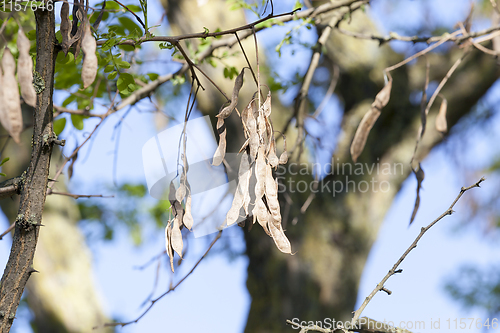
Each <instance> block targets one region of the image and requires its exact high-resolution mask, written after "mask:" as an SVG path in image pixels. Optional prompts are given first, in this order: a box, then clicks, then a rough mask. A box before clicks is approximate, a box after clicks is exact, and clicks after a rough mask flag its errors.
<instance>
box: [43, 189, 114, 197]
mask: <svg viewBox="0 0 500 333" xmlns="http://www.w3.org/2000/svg"><path fill="white" fill-rule="evenodd" d="M51 194H57V195H64V196H67V197H71V198H73V199H79V198H114V197H115V196H114V195H102V194H73V193H67V192H59V191H53V190H52V189H50V188H49V189H47V195H51Z"/></svg>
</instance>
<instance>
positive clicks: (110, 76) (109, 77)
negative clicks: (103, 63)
mask: <svg viewBox="0 0 500 333" xmlns="http://www.w3.org/2000/svg"><path fill="white" fill-rule="evenodd" d="M116 74H118V72H117V71H114V72H111V73H109V75H108V80H113V79H114V78H115V77H116Z"/></svg>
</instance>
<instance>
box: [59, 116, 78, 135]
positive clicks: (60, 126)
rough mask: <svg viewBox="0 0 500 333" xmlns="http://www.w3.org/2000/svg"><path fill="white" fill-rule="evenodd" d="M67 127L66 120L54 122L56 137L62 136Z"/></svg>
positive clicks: (60, 119)
mask: <svg viewBox="0 0 500 333" xmlns="http://www.w3.org/2000/svg"><path fill="white" fill-rule="evenodd" d="M65 126H66V118H59V119H56V120H54V133H56V135H59V134H61V133H62V131H63V130H64V127H65ZM75 127H76V126H75Z"/></svg>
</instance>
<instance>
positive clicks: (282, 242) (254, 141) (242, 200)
mask: <svg viewBox="0 0 500 333" xmlns="http://www.w3.org/2000/svg"><path fill="white" fill-rule="evenodd" d="M243 73H244V70H242V71H241V72H240V74H239V75H238V76H237V77H236V80H235V83H234V88H233V92H232V95H231V100H230V101H229V105H227V106H225V107H224V106H223V107H222V108H221V110H220V112H219V114H218V115H217V116H216V117H217V132H218V135H219V144H218V147H217V150H216V151H215V154H214V156H213V161H212V165H214V166H218V165H220V164H222V163H223V162H224V158H225V156H226V138H227V133H226V126H225V123H224V121H225V119H227V118H228V117H229V116H230V115H231V114H232V113H233V111H234V110H235V109H236V106H237V104H238V95H239V92H240V90H241V88H242V86H243ZM238 115H239V116H240V118H241V124H242V129H243V131H244V134H245V139H246V141H245V143H244V144H243V146H242V147H241V149H240V151H239V154H240V155H241V160H240V164H239V169H238V185H237V188H236V192H235V193H234V198H233V202H232V204H231V208H230V209H229V211H228V212H227V214H226V219H225V221H224V223H221V228H223V227H228V226H231V225H233V224H235V223H236V222H240V221H242V220H243V219H249V220H253V223H255V222H258V223H259V224H260V225H261V226H262V228H263V229H264V231H265V232H266V234H267V235H269V236H270V237H271V238H272V239H273V240H274V242H275V244H276V247H277V248H278V249H279V250H280V251H281V252H283V253H287V254H291V253H292V249H291V245H290V241H289V240H288V238H287V237H286V235H285V233H284V231H283V227H282V225H281V213H280V203H279V200H278V183H277V181H276V179H275V178H274V176H273V168H274V169H275V168H277V167H278V165H279V164H286V163H287V161H288V155H287V152H286V141H285V137H283V139H284V142H285V147H284V151H283V153H282V154H281V155H280V157H279V158H278V156H277V154H276V140H275V137H274V130H273V125H272V122H271V93H270V92H269V93H268V94H267V97H266V98H265V101H264V103H262V105H259V99H258V98H257V93H255V94H254V96H253V98H252V100H251V101H250V102H249V103H248V105H247V107H246V108H245V109H244V110H243V112H242V113H241V115H240V114H239V113H238ZM182 160H183V165H184V167H183V169H182V172H181V173H180V177H179V178H180V185H179V188H177V189H176V188H175V186H174V184H173V182H171V183H170V191H169V192H170V194H169V200H170V203H171V209H172V213H173V215H174V218H173V219H171V220H170V221H169V222H168V224H167V227H166V228H165V240H166V251H167V254H168V256H169V257H170V265H171V269H172V271H174V266H173V258H174V252H176V253H177V254H178V255H179V257H181V258H182V249H183V241H182V234H181V230H182V228H183V227H184V226H185V227H187V228H188V229H191V228H192V227H193V217H192V215H191V187H190V186H189V182H188V181H187V171H188V163H187V160H186V148H185V145H184V154H183V155H182ZM252 180H253V181H252ZM183 200H184V202H185V209H183V207H182V202H183Z"/></svg>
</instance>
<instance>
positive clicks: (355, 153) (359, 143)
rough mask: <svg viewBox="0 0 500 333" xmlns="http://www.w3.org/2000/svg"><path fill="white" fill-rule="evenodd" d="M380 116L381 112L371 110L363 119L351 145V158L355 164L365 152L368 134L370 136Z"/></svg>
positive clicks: (374, 109)
mask: <svg viewBox="0 0 500 333" xmlns="http://www.w3.org/2000/svg"><path fill="white" fill-rule="evenodd" d="M379 116H380V111H379V110H378V109H376V108H371V109H370V111H368V112H367V113H366V114H365V115H364V117H363V119H361V122H360V123H359V126H358V129H357V130H356V134H354V139H353V140H352V144H351V157H352V160H353V161H354V162H356V160H357V159H358V157H359V155H361V153H362V152H363V149H364V148H365V144H366V139H367V138H368V134H370V131H371V129H372V127H373V125H375V122H376V121H377V119H378V117H379Z"/></svg>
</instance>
